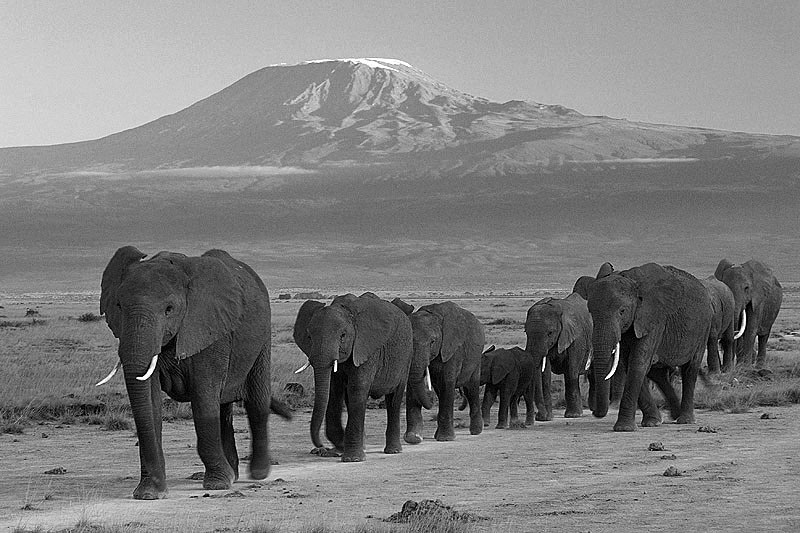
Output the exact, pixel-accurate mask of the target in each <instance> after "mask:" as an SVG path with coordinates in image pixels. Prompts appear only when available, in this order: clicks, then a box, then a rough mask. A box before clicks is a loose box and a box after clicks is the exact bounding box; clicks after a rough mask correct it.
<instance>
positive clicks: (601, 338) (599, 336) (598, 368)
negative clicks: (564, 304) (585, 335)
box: [592, 324, 619, 418]
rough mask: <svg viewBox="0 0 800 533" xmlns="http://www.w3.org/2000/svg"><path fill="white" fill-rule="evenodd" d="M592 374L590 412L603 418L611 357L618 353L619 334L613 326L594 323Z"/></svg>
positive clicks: (606, 400)
mask: <svg viewBox="0 0 800 533" xmlns="http://www.w3.org/2000/svg"><path fill="white" fill-rule="evenodd" d="M592 351H593V360H592V367H593V374H594V385H595V386H594V390H595V398H594V410H593V411H592V414H593V415H594V416H596V417H597V418H603V417H604V416H606V415H607V414H608V404H609V394H610V387H611V381H610V379H607V378H610V376H609V374H610V373H611V370H612V368H614V363H613V361H612V357H614V356H615V354H616V355H617V356H618V355H619V335H617V334H616V331H615V330H614V328H611V327H609V326H604V325H602V324H599V325H598V324H595V327H594V331H593V334H592ZM614 369H615V370H616V368H614Z"/></svg>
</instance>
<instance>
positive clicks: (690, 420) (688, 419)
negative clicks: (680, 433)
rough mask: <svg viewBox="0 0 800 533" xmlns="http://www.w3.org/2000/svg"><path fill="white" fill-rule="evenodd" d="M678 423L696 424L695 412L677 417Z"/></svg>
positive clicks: (676, 421)
mask: <svg viewBox="0 0 800 533" xmlns="http://www.w3.org/2000/svg"><path fill="white" fill-rule="evenodd" d="M675 423H676V424H694V414H690V415H680V416H679V417H678V418H676V419H675Z"/></svg>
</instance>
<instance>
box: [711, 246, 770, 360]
mask: <svg viewBox="0 0 800 533" xmlns="http://www.w3.org/2000/svg"><path fill="white" fill-rule="evenodd" d="M714 277H715V278H717V279H718V280H720V281H722V282H723V283H724V284H725V285H727V286H728V287H730V289H731V292H732V293H733V299H734V302H735V311H734V313H735V315H734V316H735V317H736V321H737V323H738V324H739V327H738V329H741V325H742V324H744V334H743V335H742V338H741V339H740V340H737V341H736V347H735V351H736V359H737V363H743V364H745V365H752V364H753V363H754V362H755V364H756V365H757V366H759V367H761V366H763V365H764V361H765V359H766V357H767V340H768V339H769V334H770V331H772V324H773V323H774V322H775V318H776V317H777V316H778V311H780V309H781V301H782V300H783V289H782V288H781V284H780V283H778V279H777V278H776V277H775V274H773V273H772V269H771V268H769V267H768V266H766V265H765V264H764V263H762V262H761V261H757V260H755V259H751V260H750V261H747V262H746V263H743V264H741V265H734V264H733V263H731V262H730V261H728V260H727V259H723V260H722V261H720V262H719V265H717V270H716V271H715V272H714ZM756 337H758V355H757V357H754V352H755V350H754V345H755V340H756ZM732 364H733V362H732V361H731V364H730V365H729V366H728V367H727V368H726V367H723V370H726V371H727V370H730V369H731V367H732Z"/></svg>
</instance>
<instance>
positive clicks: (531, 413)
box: [522, 383, 536, 426]
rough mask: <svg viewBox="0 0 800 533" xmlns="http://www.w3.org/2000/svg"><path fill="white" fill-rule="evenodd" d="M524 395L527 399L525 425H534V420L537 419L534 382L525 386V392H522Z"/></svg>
mask: <svg viewBox="0 0 800 533" xmlns="http://www.w3.org/2000/svg"><path fill="white" fill-rule="evenodd" d="M522 397H523V398H524V399H525V425H526V426H532V425H533V423H534V420H536V408H535V407H534V402H533V383H529V384H528V386H527V387H525V392H523V393H522Z"/></svg>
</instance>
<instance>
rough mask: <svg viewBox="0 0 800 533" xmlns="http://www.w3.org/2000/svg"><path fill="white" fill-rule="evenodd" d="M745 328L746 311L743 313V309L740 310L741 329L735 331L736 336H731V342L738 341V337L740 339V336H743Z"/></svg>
mask: <svg viewBox="0 0 800 533" xmlns="http://www.w3.org/2000/svg"><path fill="white" fill-rule="evenodd" d="M745 326H747V311H745V310H744V309H742V327H741V328H740V329H739V331H737V332H736V334H735V335H734V336H733V340H736V339H738V338H739V337H741V336H742V335H744V328H745Z"/></svg>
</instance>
